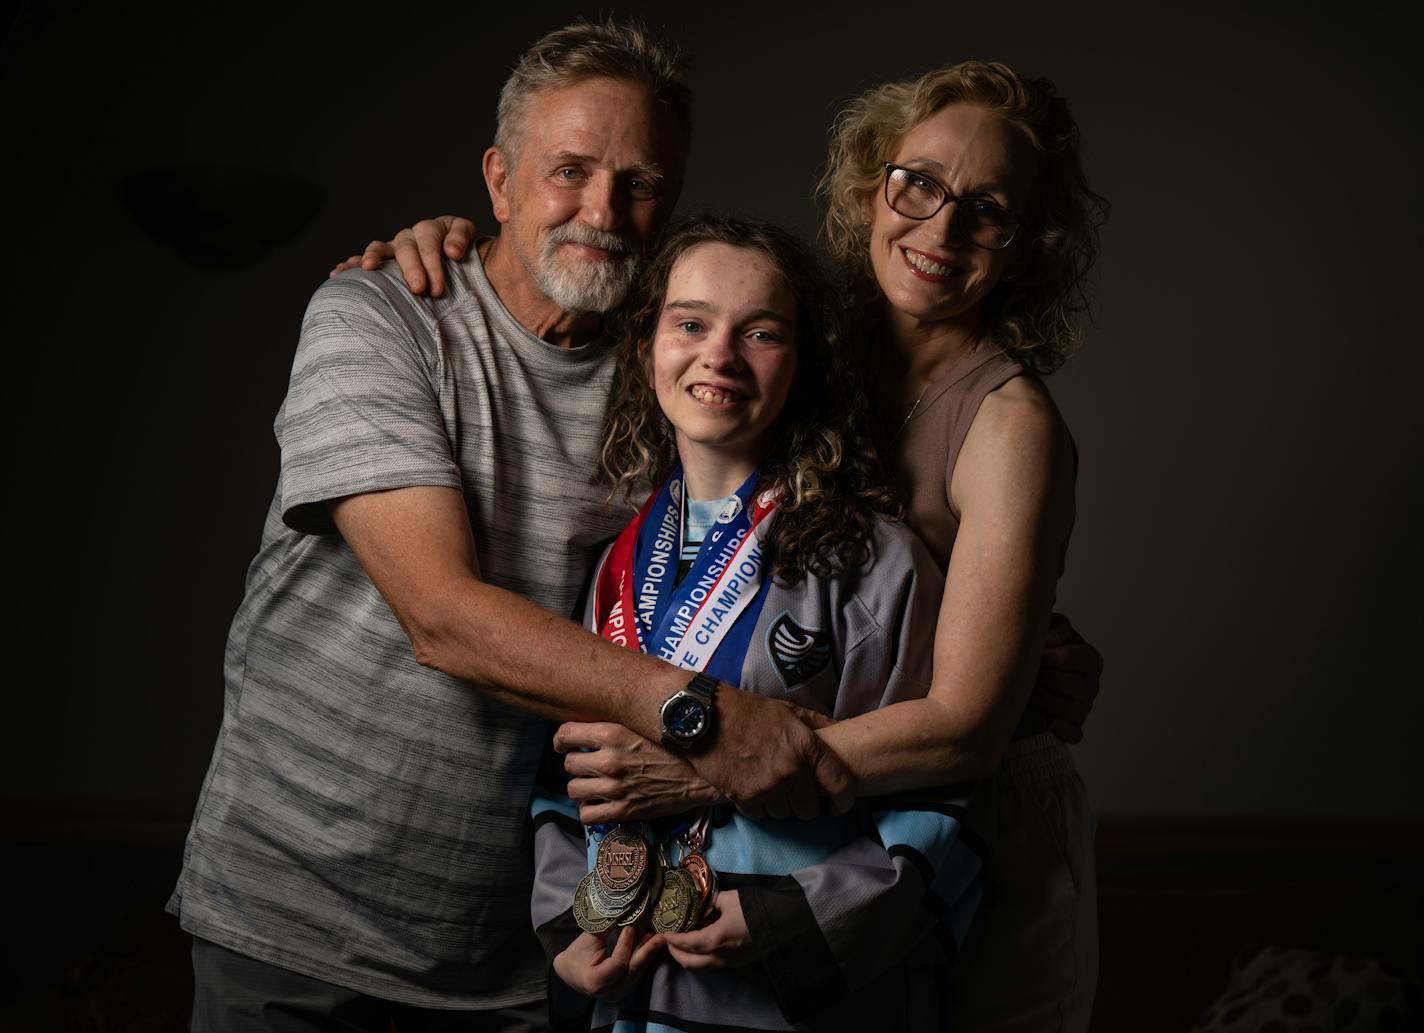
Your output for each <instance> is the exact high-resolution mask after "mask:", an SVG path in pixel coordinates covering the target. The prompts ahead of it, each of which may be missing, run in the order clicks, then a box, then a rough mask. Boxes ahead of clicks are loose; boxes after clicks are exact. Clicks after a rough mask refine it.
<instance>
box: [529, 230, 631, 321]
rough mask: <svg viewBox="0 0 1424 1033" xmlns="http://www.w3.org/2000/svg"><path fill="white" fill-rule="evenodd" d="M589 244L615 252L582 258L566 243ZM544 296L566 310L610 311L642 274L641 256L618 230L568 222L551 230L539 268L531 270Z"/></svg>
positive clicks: (541, 250)
mask: <svg viewBox="0 0 1424 1033" xmlns="http://www.w3.org/2000/svg"><path fill="white" fill-rule="evenodd" d="M567 243H578V244H587V245H589V246H590V247H596V248H603V249H604V250H606V251H611V252H613V257H612V258H609V259H606V260H604V261H594V260H592V259H584V258H579V257H577V256H576V255H573V254H571V253H570V252H568V251H567V250H565V249H564V248H563V245H564V244H567ZM530 272H531V273H533V275H534V282H535V283H537V284H538V285H539V289H540V290H541V291H543V292H544V295H545V296H546V297H547V298H548V299H549V300H550V301H552V302H553V303H554V304H555V305H558V306H559V308H561V309H563V310H564V311H565V312H607V311H608V310H609V309H611V308H613V307H614V306H615V305H617V304H618V303H619V302H620V301H622V300H623V298H624V296H625V295H627V293H628V288H630V287H631V286H633V280H634V279H635V278H636V277H637V275H638V255H637V252H636V251H634V250H633V248H632V246H631V245H630V244H629V243H628V241H627V240H626V239H625V238H624V237H621V236H619V235H618V234H616V233H609V232H607V231H605V230H596V229H593V228H592V227H590V226H580V225H578V224H576V223H565V224H564V225H562V226H556V227H554V229H552V230H550V231H549V235H548V236H546V237H545V238H544V243H543V244H542V245H541V246H540V249H539V265H538V268H535V269H531V270H530Z"/></svg>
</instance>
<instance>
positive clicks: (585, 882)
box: [574, 872, 614, 934]
mask: <svg viewBox="0 0 1424 1033" xmlns="http://www.w3.org/2000/svg"><path fill="white" fill-rule="evenodd" d="M592 882H593V872H589V873H588V874H587V875H585V876H584V877H583V878H582V879H580V880H579V884H578V889H576V890H574V921H575V922H577V923H578V927H579V928H580V929H582V930H583V931H584V932H586V933H594V934H598V933H604V932H607V931H608V930H609V929H611V928H612V927H613V922H614V919H612V918H609V917H608V916H607V915H603V914H600V913H599V912H598V911H596V910H594V908H593V906H592V905H591V903H590V901H589V893H588V891H589V886H590V885H591V884H592Z"/></svg>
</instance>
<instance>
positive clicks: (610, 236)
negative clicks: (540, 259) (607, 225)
mask: <svg viewBox="0 0 1424 1033" xmlns="http://www.w3.org/2000/svg"><path fill="white" fill-rule="evenodd" d="M544 239H545V240H546V241H547V242H548V245H549V247H557V246H558V245H560V244H583V245H584V246H585V247H596V248H598V249H600V250H602V251H607V252H609V253H611V254H615V255H628V254H632V253H633V245H632V244H631V243H630V242H629V240H628V238H627V237H624V236H622V235H620V234H617V233H613V232H612V231H610V230H600V229H595V228H594V227H592V226H582V225H579V224H578V223H570V222H566V223H564V224H563V225H562V226H555V227H554V228H553V229H551V230H550V231H549V235H548V236H547V237H545V238H544Z"/></svg>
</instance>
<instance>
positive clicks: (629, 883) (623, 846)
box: [594, 825, 648, 893]
mask: <svg viewBox="0 0 1424 1033" xmlns="http://www.w3.org/2000/svg"><path fill="white" fill-rule="evenodd" d="M647 866H648V844H647V843H646V842H645V841H644V840H643V837H642V836H640V835H638V834H637V833H636V832H632V831H630V830H629V829H627V828H625V827H624V826H622V825H620V826H619V827H618V828H616V829H614V830H613V831H612V832H610V833H609V834H608V835H606V836H604V837H603V842H602V843H599V844H598V857H597V860H596V861H595V862H594V871H596V872H597V873H598V881H599V882H600V883H601V884H602V887H603V888H604V889H605V890H608V891H609V892H611V893H622V892H624V891H626V890H630V889H633V888H634V887H636V886H637V885H638V881H639V880H640V879H642V877H643V872H644V871H645V870H646V869H647Z"/></svg>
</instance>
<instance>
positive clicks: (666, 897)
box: [653, 868, 697, 933]
mask: <svg viewBox="0 0 1424 1033" xmlns="http://www.w3.org/2000/svg"><path fill="white" fill-rule="evenodd" d="M696 896H697V886H696V884H695V883H693V881H692V876H691V875H688V874H687V872H686V871H685V870H683V869H682V868H670V869H669V870H668V873H667V874H666V875H664V876H663V891H662V893H660V894H659V895H658V900H657V903H656V904H654V905H653V928H654V929H656V930H657V931H658V932H660V933H685V932H687V930H689V929H691V928H692V926H693V923H694V922H696V921H697V913H696V911H695V910H694V907H695V898H696Z"/></svg>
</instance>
